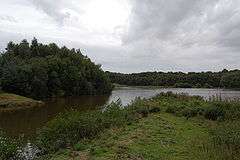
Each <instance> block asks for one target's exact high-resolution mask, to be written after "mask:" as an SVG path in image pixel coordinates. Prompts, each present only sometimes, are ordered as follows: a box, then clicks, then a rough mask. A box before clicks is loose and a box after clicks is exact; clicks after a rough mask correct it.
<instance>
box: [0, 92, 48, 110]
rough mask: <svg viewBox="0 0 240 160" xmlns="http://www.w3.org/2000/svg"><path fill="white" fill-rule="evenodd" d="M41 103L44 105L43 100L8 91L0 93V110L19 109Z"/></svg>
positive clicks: (38, 105)
mask: <svg viewBox="0 0 240 160" xmlns="http://www.w3.org/2000/svg"><path fill="white" fill-rule="evenodd" d="M42 105H44V103H43V102H41V101H36V100H33V99H31V98H26V97H22V96H19V95H15V94H9V93H0V112H9V111H15V110H19V109H27V108H32V107H40V106H42Z"/></svg>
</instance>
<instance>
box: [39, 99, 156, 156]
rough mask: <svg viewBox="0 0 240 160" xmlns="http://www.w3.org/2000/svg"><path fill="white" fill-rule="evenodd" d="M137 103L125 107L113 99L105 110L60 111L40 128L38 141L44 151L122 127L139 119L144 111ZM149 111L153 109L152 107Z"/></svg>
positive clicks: (56, 148) (68, 145)
mask: <svg viewBox="0 0 240 160" xmlns="http://www.w3.org/2000/svg"><path fill="white" fill-rule="evenodd" d="M138 110H139V109H138V108H137V107H136V106H135V105H132V106H131V107H130V106H129V107H122V106H121V104H120V102H119V101H117V102H113V103H111V104H110V105H108V106H106V107H105V108H104V110H102V111H91V112H87V113H81V112H76V111H71V112H67V113H63V114H60V115H59V116H57V117H56V118H55V119H54V120H52V121H50V122H49V123H48V124H47V125H46V126H45V127H44V128H42V129H41V130H40V131H39V132H38V136H37V140H36V143H37V145H38V147H39V148H40V149H41V150H42V151H43V152H44V153H51V152H56V151H57V150H59V149H61V148H66V147H73V146H74V145H75V144H76V143H77V142H79V141H80V140H82V139H91V138H95V137H96V136H97V135H99V133H101V132H103V131H104V130H105V129H108V128H112V127H121V126H124V125H128V124H130V123H132V122H133V121H135V120H137V119H138V118H139V117H142V116H139V115H140V114H142V113H141V112H138ZM145 110H146V112H148V113H150V112H152V110H151V111H150V110H149V111H148V110H147V109H145Z"/></svg>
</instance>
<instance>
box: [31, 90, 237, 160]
mask: <svg viewBox="0 0 240 160" xmlns="http://www.w3.org/2000/svg"><path fill="white" fill-rule="evenodd" d="M239 118H240V103H239V102H237V101H231V102H227V101H224V102H222V101H217V100H212V101H210V102H209V101H208V102H207V101H204V100H203V99H202V98H201V97H198V96H187V95H183V94H173V93H161V94H159V95H157V96H156V97H153V98H151V99H136V100H135V101H134V102H133V103H132V104H131V105H129V106H127V107H122V106H121V105H120V103H119V102H117V103H112V104H111V105H109V106H106V107H105V108H104V109H103V111H94V112H89V113H79V112H74V111H72V112H68V113H65V114H61V115H59V116H58V117H57V118H56V119H54V120H52V121H51V122H49V123H48V124H47V125H46V126H45V127H44V128H43V129H41V130H40V131H39V132H38V134H37V138H36V141H35V144H36V145H37V146H38V147H39V149H41V151H42V152H41V159H52V160H65V159H66V160H67V159H100V160H105V159H139V160H142V159H149V160H158V159H164V160H165V159H166V160H168V159H169V160H186V159H193V160H202V159H209V160H235V159H238V157H239V156H240V134H239V133H240V132H239V131H240V125H239Z"/></svg>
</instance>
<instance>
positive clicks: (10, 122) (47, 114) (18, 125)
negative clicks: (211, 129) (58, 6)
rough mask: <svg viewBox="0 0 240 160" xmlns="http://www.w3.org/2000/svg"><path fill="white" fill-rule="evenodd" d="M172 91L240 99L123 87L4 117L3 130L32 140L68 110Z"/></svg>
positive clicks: (225, 93)
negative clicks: (41, 129) (106, 93)
mask: <svg viewBox="0 0 240 160" xmlns="http://www.w3.org/2000/svg"><path fill="white" fill-rule="evenodd" d="M167 91H172V92H174V93H188V94H189V95H199V96H202V97H204V98H205V99H208V98H210V97H212V96H216V95H217V96H221V97H222V98H223V99H225V98H226V99H235V98H237V99H239V98H240V91H234V90H223V89H179V88H147V87H120V88H116V89H115V90H114V91H113V92H112V94H111V95H110V96H80V97H68V98H56V99H50V100H46V105H45V106H44V107H41V108H34V109H28V110H24V111H17V112H14V113H0V128H2V129H4V130H5V131H6V132H7V133H8V134H9V135H12V136H19V135H25V136H32V135H34V134H35V133H36V130H37V129H38V128H41V127H42V126H44V124H45V123H46V122H48V121H49V120H51V119H52V118H54V117H55V116H56V115H57V114H59V113H61V112H65V111H67V110H71V109H74V110H78V111H82V112H84V111H87V110H96V109H100V108H101V107H102V106H104V105H105V104H108V103H110V102H112V101H116V100H118V99H119V98H120V99H121V101H122V104H123V105H126V104H129V103H131V101H132V100H134V99H135V98H136V97H142V98H150V97H152V96H154V95H156V94H158V93H160V92H167Z"/></svg>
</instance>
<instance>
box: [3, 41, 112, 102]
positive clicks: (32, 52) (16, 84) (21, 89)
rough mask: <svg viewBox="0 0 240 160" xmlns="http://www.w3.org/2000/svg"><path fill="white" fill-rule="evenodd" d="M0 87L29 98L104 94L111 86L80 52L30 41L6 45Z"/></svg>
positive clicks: (93, 64) (97, 66) (103, 75)
mask: <svg viewBox="0 0 240 160" xmlns="http://www.w3.org/2000/svg"><path fill="white" fill-rule="evenodd" d="M0 87H1V89H2V90H3V91H6V92H11V93H15V94H19V95H23V96H27V97H32V98H46V97H55V96H72V95H93V94H107V93H110V92H111V90H112V84H111V82H110V80H109V78H108V76H107V74H105V72H104V71H103V70H102V69H101V66H100V65H96V64H95V63H93V62H92V61H91V60H90V59H89V58H88V57H87V56H84V55H83V54H82V53H81V51H80V49H74V48H73V49H69V48H67V47H65V46H63V47H59V46H58V45H56V44H55V43H50V44H48V45H45V44H42V43H38V41H37V39H36V38H34V39H33V40H32V42H31V44H30V43H29V42H28V41H27V40H23V41H21V42H20V43H19V44H15V43H13V42H9V43H8V45H7V48H6V51H4V52H3V53H2V54H0Z"/></svg>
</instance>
